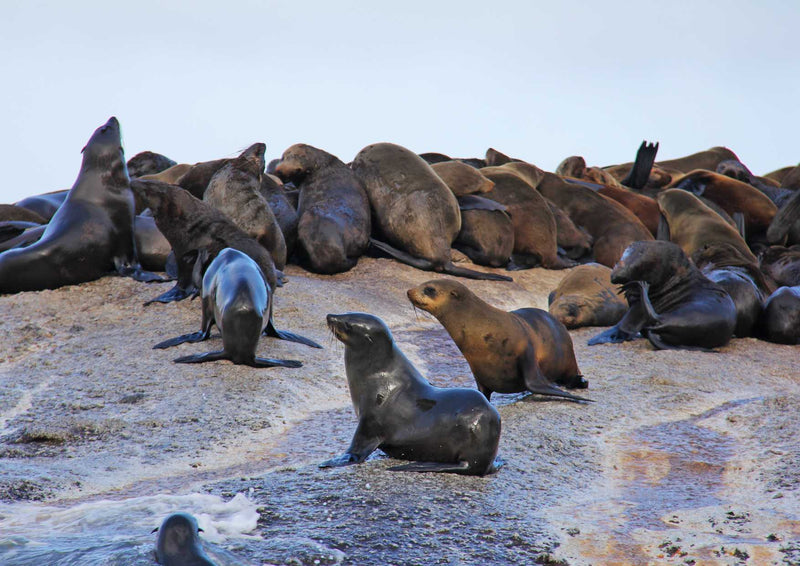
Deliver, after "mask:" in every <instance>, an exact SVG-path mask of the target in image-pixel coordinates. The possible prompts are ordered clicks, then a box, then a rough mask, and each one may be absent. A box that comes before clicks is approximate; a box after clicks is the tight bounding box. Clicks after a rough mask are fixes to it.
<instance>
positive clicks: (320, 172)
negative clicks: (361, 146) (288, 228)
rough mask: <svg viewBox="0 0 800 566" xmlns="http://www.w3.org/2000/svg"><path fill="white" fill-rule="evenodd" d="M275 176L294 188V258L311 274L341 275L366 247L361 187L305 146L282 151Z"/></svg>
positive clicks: (336, 163)
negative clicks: (295, 205) (289, 182)
mask: <svg viewBox="0 0 800 566" xmlns="http://www.w3.org/2000/svg"><path fill="white" fill-rule="evenodd" d="M275 174H276V175H277V176H278V177H280V178H281V179H282V180H284V181H292V182H293V183H294V184H295V186H296V187H297V188H298V189H299V190H300V198H299V200H298V209H297V217H298V222H297V240H298V245H297V254H298V256H300V259H301V262H302V263H303V264H304V265H306V266H308V268H309V269H310V270H311V271H314V272H315V273H325V274H332V273H341V272H343V271H347V270H348V269H351V268H352V267H354V266H355V265H356V263H358V258H359V257H361V256H362V255H363V254H364V252H365V251H366V249H367V247H368V246H369V236H370V232H371V226H372V224H371V217H370V205H369V199H368V198H367V193H366V191H365V190H364V185H363V184H362V183H361V181H360V180H359V179H358V177H357V176H356V174H355V173H354V172H353V170H352V169H350V168H349V167H348V166H347V165H345V164H344V163H343V162H342V161H341V160H339V158H337V157H336V156H335V155H331V154H330V153H328V152H326V151H323V150H321V149H317V148H316V147H313V146H310V145H306V144H295V145H293V146H291V147H290V148H288V149H287V150H286V151H284V152H283V155H282V156H281V161H280V162H279V163H278V164H277V165H276V166H275Z"/></svg>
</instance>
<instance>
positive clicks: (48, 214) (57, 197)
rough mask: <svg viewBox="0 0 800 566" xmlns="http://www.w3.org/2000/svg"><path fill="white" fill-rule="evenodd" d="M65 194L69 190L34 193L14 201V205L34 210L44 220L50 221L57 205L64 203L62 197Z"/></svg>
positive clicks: (64, 197) (65, 196) (63, 197)
mask: <svg viewBox="0 0 800 566" xmlns="http://www.w3.org/2000/svg"><path fill="white" fill-rule="evenodd" d="M67 194H69V190H64V191H53V192H50V193H44V194H42V195H34V196H32V197H27V198H24V199H22V200H21V201H19V202H16V203H14V206H19V207H20V208H25V209H28V210H30V211H32V212H35V213H36V214H38V215H39V216H41V217H42V218H44V219H45V221H46V222H50V219H51V218H53V215H54V214H55V213H56V210H58V207H60V206H61V205H62V204H64V199H66V198H67Z"/></svg>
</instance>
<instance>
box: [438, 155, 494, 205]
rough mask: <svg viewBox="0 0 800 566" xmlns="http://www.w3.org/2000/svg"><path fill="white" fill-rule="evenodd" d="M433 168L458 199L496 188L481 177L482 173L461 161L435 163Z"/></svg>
mask: <svg viewBox="0 0 800 566" xmlns="http://www.w3.org/2000/svg"><path fill="white" fill-rule="evenodd" d="M431 168H433V170H434V171H435V172H436V174H437V175H439V178H440V179H441V180H442V181H444V182H445V184H446V185H447V186H448V187H450V190H451V191H453V194H454V195H456V197H463V196H467V195H474V194H478V193H488V192H489V191H491V190H492V189H493V188H494V183H493V182H492V181H490V180H489V179H487V178H486V177H484V176H483V175H481V173H480V171H478V170H477V169H475V168H474V167H471V166H469V165H467V164H466V163H462V162H461V161H443V162H441V163H434V164H433V165H431Z"/></svg>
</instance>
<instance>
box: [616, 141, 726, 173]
mask: <svg viewBox="0 0 800 566" xmlns="http://www.w3.org/2000/svg"><path fill="white" fill-rule="evenodd" d="M729 159H735V160H736V161H738V160H739V158H738V157H736V154H735V153H733V152H732V151H731V150H730V149H728V148H727V147H720V146H717V147H712V148H711V149H707V150H705V151H699V152H697V153H693V154H691V155H687V156H685V157H679V158H677V159H667V160H664V161H658V162H656V163H655V167H656V168H658V169H659V170H661V171H665V172H667V173H669V174H671V175H674V173H673V172H675V173H677V172H680V173H684V174H685V173H688V172H689V171H693V170H695V169H706V170H708V171H715V170H716V169H717V165H719V164H720V162H722V161H726V160H729ZM632 168H633V163H623V164H621V165H611V166H608V167H604V168H603V169H605V170H606V171H607V172H609V173H611V174H612V175H613V176H614V177H616V178H617V179H620V180H621V179H624V178H625V176H626V175H627V174H628V173H629V172H630V170H631V169H632Z"/></svg>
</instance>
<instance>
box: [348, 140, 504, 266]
mask: <svg viewBox="0 0 800 566" xmlns="http://www.w3.org/2000/svg"><path fill="white" fill-rule="evenodd" d="M352 168H353V171H354V172H355V173H356V175H357V176H358V177H359V179H361V182H362V183H363V184H364V188H365V189H366V191H367V196H368V197H369V201H370V204H371V206H372V211H373V231H375V230H376V229H377V231H378V232H379V234H380V237H381V238H385V241H386V242H388V245H387V244H386V243H385V242H383V241H380V240H378V239H372V240H371V243H372V244H373V245H374V246H375V247H377V248H379V249H381V250H383V251H385V252H386V253H388V254H389V255H391V256H392V257H394V258H395V259H398V260H400V261H402V262H403V263H406V264H408V265H412V266H414V267H416V268H418V269H425V270H429V271H439V272H443V273H449V274H450V275H457V276H459V277H470V278H473V279H492V280H497V281H508V280H509V279H510V278H509V277H506V276H504V275H497V274H494V273H483V272H480V271H474V270H471V269H466V268H464V267H458V266H455V265H453V262H452V261H451V259H450V246H451V244H452V243H453V241H454V240H455V239H456V236H458V232H459V230H460V229H461V213H460V212H459V209H458V201H457V200H456V197H455V195H453V192H452V191H451V190H450V189H449V188H448V187H447V185H446V184H445V183H444V181H442V180H441V179H440V178H439V176H438V175H436V173H435V172H434V171H433V169H431V166H430V165H428V164H427V163H426V162H425V161H424V160H423V159H422V158H421V157H419V156H418V155H417V154H415V153H413V152H411V151H409V150H408V149H406V148H404V147H401V146H399V145H395V144H391V143H376V144H373V145H369V146H367V147H365V148H364V149H362V150H361V151H360V152H359V153H358V155H356V157H355V159H354V160H353V165H352ZM398 248H399V249H398Z"/></svg>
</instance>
